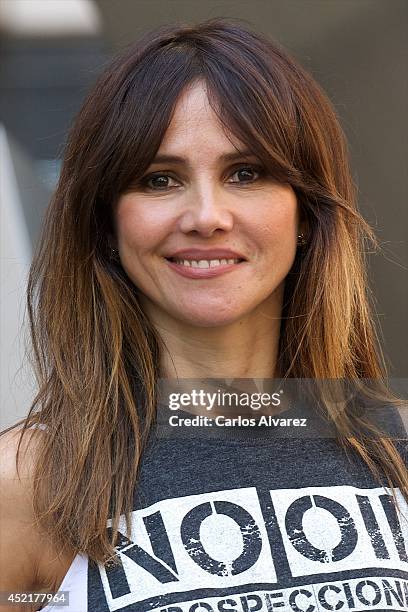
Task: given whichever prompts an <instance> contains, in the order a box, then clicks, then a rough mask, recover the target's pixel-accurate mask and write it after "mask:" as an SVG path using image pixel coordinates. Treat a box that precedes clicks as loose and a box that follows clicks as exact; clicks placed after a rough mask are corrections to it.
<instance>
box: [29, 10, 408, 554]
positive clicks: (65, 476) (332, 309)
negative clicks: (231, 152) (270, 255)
mask: <svg viewBox="0 0 408 612" xmlns="http://www.w3.org/2000/svg"><path fill="white" fill-rule="evenodd" d="M197 79H202V80H204V81H205V82H206V85H207V87H208V91H209V95H210V98H211V100H210V101H211V102H212V104H213V106H214V110H216V112H217V113H218V116H219V118H220V120H221V121H222V122H223V124H224V125H225V126H226V127H227V128H228V129H229V130H230V132H231V133H233V134H234V135H235V136H236V137H237V138H238V139H239V140H240V141H241V142H242V143H244V144H245V145H246V147H247V148H248V149H249V150H250V151H251V152H252V153H254V154H255V155H256V156H257V157H258V158H259V159H260V160H261V162H262V163H263V164H264V166H265V168H266V170H267V171H269V172H270V173H273V175H274V176H275V177H276V178H277V179H278V180H281V181H282V182H284V183H289V184H290V185H291V186H292V187H293V189H294V190H295V192H296V194H297V198H298V202H299V205H300V208H301V211H302V214H303V215H304V217H305V218H306V219H307V223H308V228H309V229H308V245H307V246H306V247H305V248H304V249H302V251H301V253H300V255H299V256H298V257H297V258H296V261H295V263H294V266H293V269H292V270H291V272H290V274H289V276H288V278H287V282H286V286H285V297H284V308H283V312H282V327H281V336H280V349H279V357H278V367H279V371H280V372H281V373H282V375H283V376H286V377H297V378H310V379H328V378H329V379H365V378H368V379H378V380H385V376H386V373H385V368H384V363H383V359H382V357H381V353H380V349H379V346H378V341H377V339H376V335H375V331H374V326H373V323H372V320H371V315H370V307H369V301H368V296H367V279H366V273H365V262H364V256H363V252H364V249H365V245H366V243H367V240H371V241H373V240H374V236H373V234H372V232H371V230H370V228H369V226H368V225H367V223H366V222H365V221H364V220H363V218H362V217H361V215H360V214H359V212H358V210H357V207H356V203H355V199H356V198H355V191H354V188H353V183H352V179H351V174H350V169H349V164H348V154H347V147H346V143H345V139H344V136H343V133H342V130H341V128H340V126H339V123H338V120H337V118H336V115H335V112H334V110H333V108H332V106H331V104H330V102H329V101H328V99H327V97H326V96H325V94H324V93H323V92H322V91H321V89H320V87H319V86H318V85H317V84H316V82H315V81H314V80H313V78H312V77H311V76H310V75H309V74H308V73H307V72H305V70H304V69H303V68H302V67H300V66H299V65H298V64H297V62H296V61H294V60H293V59H292V58H291V57H289V55H288V54H287V53H286V52H285V51H283V50H282V49H281V48H280V47H279V46H278V45H276V44H275V43H273V42H271V41H269V40H268V39H266V38H264V37H263V36H260V35H258V34H255V33H253V32H251V31H250V30H248V29H247V28H246V27H243V26H242V25H241V24H239V23H238V22H235V21H224V20H212V21H209V22H206V23H202V24H200V25H198V26H194V27H187V26H186V27H181V26H173V27H166V28H162V29H160V30H157V31H155V32H153V33H150V34H148V35H147V36H145V37H144V38H143V39H142V40H141V41H139V42H138V43H137V44H135V45H133V46H131V47H129V48H127V49H126V50H125V51H124V52H122V53H121V54H120V55H119V56H118V57H117V58H116V59H115V60H114V61H113V63H112V64H111V65H110V67H108V68H107V70H106V71H105V72H104V73H103V75H102V76H101V77H100V79H99V81H98V82H97V84H96V86H95V87H94V89H93V90H92V91H91V93H90V95H89V96H88V98H87V100H86V101H85V103H84V105H83V108H82V110H81V111H80V113H79V115H78V117H77V119H76V121H75V124H74V126H73V128H72V131H71V134H70V137H69V141H68V144H67V147H66V153H65V158H64V162H63V166H62V171H61V176H60V179H59V183H58V186H57V189H56V192H55V194H54V196H53V198H52V201H51V204H50V206H49V209H48V212H47V215H46V219H45V223H44V228H43V233H42V237H41V240H40V241H39V246H38V250H37V252H36V254H35V257H34V261H33V263H32V267H31V273H30V278H29V285H28V312H29V317H30V323H31V332H32V345H33V354H34V358H35V364H36V369H37V374H38V382H39V391H38V395H37V397H36V398H35V400H34V402H33V405H32V407H31V410H30V413H29V416H28V417H27V418H26V419H25V422H24V429H26V428H27V427H29V426H30V425H32V424H33V423H38V422H40V423H42V424H44V425H45V426H46V427H47V434H46V435H44V436H42V438H41V444H40V446H39V451H38V459H37V465H36V470H37V471H36V478H35V480H34V484H35V497H34V504H35V511H36V514H37V516H38V519H39V521H40V522H41V523H42V524H43V525H44V526H46V528H47V530H48V532H49V533H50V534H51V535H52V537H53V538H54V540H55V541H56V542H59V543H61V544H62V543H66V544H68V545H69V546H70V547H72V548H73V549H75V550H80V551H83V552H85V553H87V554H88V555H89V557H90V558H92V559H94V560H95V561H101V562H104V561H106V560H107V559H108V558H109V557H112V556H113V555H114V553H115V551H114V548H113V545H114V542H115V537H116V534H117V527H118V522H119V517H120V515H123V514H125V516H126V518H127V525H128V528H129V525H130V511H131V510H132V498H133V492H134V488H135V485H136V482H137V475H138V467H139V464H140V457H141V453H142V452H143V445H144V442H145V440H146V436H147V435H148V432H149V429H150V428H151V424H152V421H153V419H154V414H155V406H156V395H157V390H156V389H157V379H158V377H159V374H160V372H159V363H160V355H161V350H162V347H161V342H160V338H159V337H158V334H157V332H156V331H155V329H154V328H153V326H152V325H151V323H150V321H149V320H148V318H147V316H146V315H145V313H144V312H143V310H142V309H141V307H140V304H139V300H138V290H137V288H136V287H135V286H134V285H133V284H132V283H131V282H130V280H129V279H128V278H127V276H126V274H125V273H124V270H123V269H122V267H121V265H120V262H119V261H117V260H114V259H112V257H111V256H110V250H109V243H108V236H109V235H110V234H112V233H113V223H112V210H113V207H114V204H115V201H116V199H117V198H118V196H119V194H121V193H123V192H124V191H125V190H126V189H127V188H128V187H129V185H130V184H131V183H132V181H135V180H137V179H138V178H140V177H141V176H142V174H143V173H144V172H145V171H146V169H147V167H148V166H149V165H150V163H151V161H152V159H153V158H154V156H155V153H156V151H157V150H158V148H159V145H160V143H161V141H162V139H163V136H164V133H165V131H166V129H167V127H168V125H169V122H170V120H171V116H172V112H173V110H174V107H175V104H176V102H177V100H178V98H179V96H180V94H181V92H182V91H183V89H184V88H185V87H186V86H187V85H188V84H189V83H192V82H193V81H194V80H197ZM329 416H330V414H329ZM333 420H334V418H333ZM335 422H336V426H337V427H338V432H339V434H338V438H339V440H340V441H341V442H342V444H343V446H344V447H348V448H352V449H354V451H355V452H356V453H357V455H359V456H360V457H361V458H362V459H363V460H364V461H365V462H366V463H367V464H368V465H369V467H370V469H371V470H372V471H373V472H374V473H376V474H377V475H379V474H380V472H381V473H383V474H385V476H386V478H387V480H388V482H389V483H393V484H394V485H395V486H399V487H400V489H401V491H402V493H403V495H404V496H405V497H407V498H408V481H407V475H406V471H405V468H404V464H403V462H402V460H401V457H400V456H399V454H398V452H397V450H396V448H395V446H394V444H393V443H392V442H391V441H390V440H389V439H386V438H378V437H372V438H370V437H367V439H357V438H356V437H355V436H354V435H353V427H352V425H353V423H352V417H350V416H348V417H346V416H345V415H344V416H342V415H340V416H339V415H338V414H337V415H336V420H335ZM110 517H112V519H113V529H112V539H109V537H108V534H107V530H106V524H107V520H108V518H110Z"/></svg>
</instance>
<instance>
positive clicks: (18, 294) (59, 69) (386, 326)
mask: <svg viewBox="0 0 408 612" xmlns="http://www.w3.org/2000/svg"><path fill="white" fill-rule="evenodd" d="M212 17H235V18H240V19H244V20H246V21H247V23H248V24H249V25H251V26H252V27H253V28H254V29H255V30H258V31H260V32H263V33H266V34H268V35H270V36H272V37H273V38H275V39H276V40H277V41H279V42H280V43H281V44H283V45H284V46H285V47H286V48H287V49H288V50H289V51H290V52H291V53H292V55H294V56H295V57H297V58H298V59H299V60H300V62H301V63H302V64H303V65H304V66H305V67H307V68H308V69H309V70H310V71H311V72H312V74H313V75H314V76H315V78H316V79H317V80H318V81H319V83H320V84H321V85H322V86H323V88H324V89H325V90H326V92H327V93H328V94H329V96H330V98H331V100H332V102H333V104H334V106H335V108H336V110H337V113H338V115H339V118H340V121H341V123H342V126H343V128H344V130H345V132H346V135H347V137H348V140H349V143H350V153H351V158H352V165H353V169H354V177H355V182H356V184H357V186H358V190H359V202H360V208H361V210H362V212H363V214H364V216H365V218H366V219H367V220H368V221H369V222H370V223H371V224H372V225H373V227H374V229H375V230H376V233H377V235H378V237H379V239H380V243H381V245H382V252H381V253H379V254H372V255H370V259H369V266H370V279H371V286H372V290H373V297H374V300H375V310H376V319H377V325H378V329H379V333H380V335H381V336H382V338H383V344H384V348H385V352H386V355H387V360H388V364H389V368H390V373H391V376H393V377H399V378H408V357H407V350H406V347H407V332H406V329H407V313H408V282H407V269H408V237H407V232H408V207H407V191H408V176H407V171H406V161H407V159H408V139H407V131H408V130H407V119H406V113H407V108H408V80H407V75H408V37H407V26H408V2H407V1H406V0H242V1H240V0H204V1H201V0H0V36H1V42H0V163H1V174H0V199H1V201H0V204H1V295H0V307H1V321H0V322H1V328H0V331H1V352H0V369H1V392H0V400H1V417H0V428H2V427H5V426H7V425H9V424H11V423H13V422H15V421H16V420H17V418H19V417H22V416H25V415H26V414H27V412H28V408H29V406H30V402H31V399H32V397H33V392H34V380H33V376H32V373H31V371H30V368H29V367H28V364H27V363H26V362H25V360H24V350H25V349H24V336H25V335H26V333H27V324H26V322H25V318H24V314H25V312H24V310H25V304H24V294H25V284H26V277H27V271H28V268H29V265H30V260H31V256H32V252H33V247H34V246H35V244H36V240H37V237H38V232H39V228H40V226H41V221H42V217H43V213H44V210H45V208H46V206H47V203H48V201H49V197H50V194H51V192H52V190H53V188H54V186H55V183H56V180H57V177H58V173H59V168H60V159H61V155H62V151H63V148H64V143H65V140H66V137H67V132H68V129H69V126H70V123H71V121H72V119H73V117H74V115H75V114H76V113H77V111H78V110H79V108H80V106H81V102H82V100H83V98H84V96H85V95H86V93H87V91H88V90H89V88H90V87H91V85H92V83H93V82H94V81H95V79H96V77H97V76H98V74H99V73H100V72H101V71H102V69H103V67H104V66H105V64H106V63H107V62H109V60H110V58H111V56H112V55H113V54H114V53H115V52H116V51H117V50H119V49H120V48H121V47H122V46H124V45H126V44H127V43H129V42H131V41H133V40H135V39H136V38H138V37H139V36H140V35H141V34H142V33H143V32H144V31H146V30H148V29H152V28H155V27H157V26H160V25H162V24H166V23H172V22H180V23H186V22H187V23H194V22H198V21H201V20H204V19H209V18H212Z"/></svg>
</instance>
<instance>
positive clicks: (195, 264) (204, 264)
mask: <svg viewBox="0 0 408 612" xmlns="http://www.w3.org/2000/svg"><path fill="white" fill-rule="evenodd" d="M165 259H167V261H170V262H171V263H174V264H178V265H179V266H183V267H185V268H201V269H203V270H205V269H207V270H208V269H209V268H217V267H218V266H226V265H233V264H239V263H241V262H242V261H245V260H244V259H240V258H236V259H226V258H223V259H179V258H177V257H166V258H165Z"/></svg>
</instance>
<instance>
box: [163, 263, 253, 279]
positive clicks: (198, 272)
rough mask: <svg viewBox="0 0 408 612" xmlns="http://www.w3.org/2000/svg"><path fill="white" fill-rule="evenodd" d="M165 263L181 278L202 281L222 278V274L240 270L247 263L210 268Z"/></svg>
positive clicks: (219, 265) (221, 264)
mask: <svg viewBox="0 0 408 612" xmlns="http://www.w3.org/2000/svg"><path fill="white" fill-rule="evenodd" d="M165 261H166V262H167V264H168V266H169V267H170V268H171V269H172V270H174V272H177V273H178V274H180V276H184V277H186V278H196V279H200V278H213V277H215V276H221V275H222V274H225V273H226V272H231V271H232V270H236V269H238V268H239V267H240V266H242V264H244V263H245V261H240V262H238V263H226V264H223V263H220V264H218V265H216V266H213V267H210V268H198V267H194V268H193V267H192V266H191V265H190V266H186V265H184V264H183V263H177V262H175V261H171V260H170V259H165Z"/></svg>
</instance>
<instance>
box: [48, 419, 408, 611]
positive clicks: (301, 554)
mask: <svg viewBox="0 0 408 612" xmlns="http://www.w3.org/2000/svg"><path fill="white" fill-rule="evenodd" d="M185 414H186V413H185ZM188 416H190V417H191V416H192V415H191V414H190V415H188ZM174 429H176V430H177V428H174ZM199 429H200V428H193V427H192V428H191V435H186V433H185V429H184V431H183V432H182V433H181V432H177V431H176V432H174V433H172V434H171V435H169V436H166V435H160V433H159V432H158V430H157V429H156V430H155V431H154V433H153V435H152V436H151V439H150V442H149V444H148V446H147V448H146V450H145V453H144V456H143V459H142V464H141V470H140V476H139V480H138V485H137V487H136V490H135V494H134V500H133V512H132V534H131V537H130V538H129V537H128V535H127V534H126V528H125V522H124V520H122V522H121V525H120V532H121V539H120V541H119V543H118V545H117V546H116V550H117V557H118V559H119V564H118V565H112V566H102V565H101V564H95V563H94V562H91V561H89V560H88V558H87V556H86V555H83V554H78V555H77V556H76V557H75V559H74V561H73V563H72V565H71V567H70V569H69V570H68V572H67V574H66V576H65V578H64V580H63V582H62V584H61V586H60V590H62V591H69V606H64V607H59V606H58V607H56V606H52V605H48V606H46V607H45V608H43V610H42V612H51V611H52V612H58V611H59V610H65V612H114V611H120V612H148V611H149V612H159V611H160V612H204V611H206V612H257V611H261V612H264V611H265V612H273V610H280V611H283V612H285V611H288V612H315V611H316V612H318V611H327V610H341V611H342V612H346V611H351V610H352V611H360V610H361V611H362V610H370V611H371V610H378V611H379V610H381V611H385V610H387V611H390V610H405V611H407V610H408V505H407V503H406V501H405V500H404V499H403V497H402V495H401V493H400V492H399V491H398V489H397V497H398V501H399V510H398V509H395V506H394V505H393V503H392V495H391V491H390V490H389V489H387V488H384V487H382V486H380V485H379V483H378V482H377V481H376V480H375V479H374V478H373V476H372V475H371V473H370V471H369V470H368V468H367V466H366V465H365V464H364V463H363V462H362V461H361V460H360V459H359V458H357V457H354V456H349V457H348V456H346V453H345V452H344V450H342V449H341V448H340V447H339V445H338V444H337V442H336V441H335V440H334V439H332V438H322V437H316V438H313V437H309V438H301V437H300V436H299V437H296V438H293V437H290V436H287V437H285V436H281V435H279V436H276V435H271V430H270V428H266V427H264V428H262V427H261V428H258V427H257V428H254V427H236V428H234V429H232V428H231V429H229V431H224V432H219V431H217V432H211V434H212V435H208V431H207V432H205V433H204V434H203V435H201V434H202V431H203V428H202V429H201V430H200V431H199ZM219 429H220V428H217V430H219ZM267 429H268V431H266V430H267ZM207 430H208V428H207ZM402 437H404V438H405V437H406V435H405V434H404V435H403V436H402ZM396 444H397V447H398V449H399V450H400V452H401V454H402V456H403V459H404V461H405V464H406V465H408V450H407V445H406V440H400V441H399V442H397V443H396ZM122 519H123V517H122ZM109 528H110V521H108V525H107V529H109Z"/></svg>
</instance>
